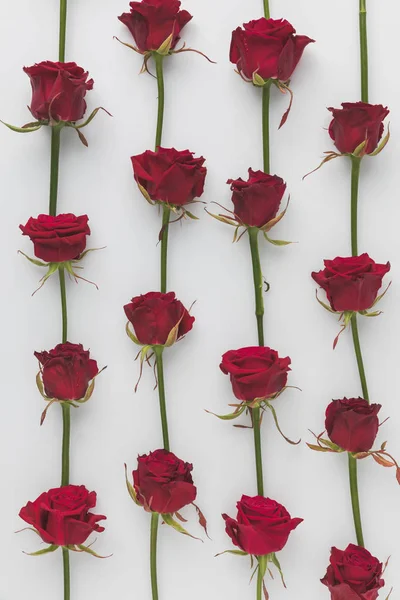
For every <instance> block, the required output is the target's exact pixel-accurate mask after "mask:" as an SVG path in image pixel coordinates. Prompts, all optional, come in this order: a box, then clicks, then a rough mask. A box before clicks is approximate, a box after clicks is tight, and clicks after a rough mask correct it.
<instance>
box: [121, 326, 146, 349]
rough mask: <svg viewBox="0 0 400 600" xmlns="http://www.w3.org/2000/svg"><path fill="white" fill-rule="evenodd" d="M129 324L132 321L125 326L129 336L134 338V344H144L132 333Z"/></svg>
mask: <svg viewBox="0 0 400 600" xmlns="http://www.w3.org/2000/svg"><path fill="white" fill-rule="evenodd" d="M129 325H130V321H128V322H127V324H126V327H125V331H126V334H127V336H128V337H129V339H131V340H132V342H133V343H134V344H137V345H138V346H142V344H141V343H140V342H139V340H138V339H137V337H136V336H135V335H134V334H133V333H132V331H131V329H130V326H129Z"/></svg>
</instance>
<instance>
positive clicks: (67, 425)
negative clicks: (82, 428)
mask: <svg viewBox="0 0 400 600" xmlns="http://www.w3.org/2000/svg"><path fill="white" fill-rule="evenodd" d="M61 408H62V415H63V438H62V456H61V485H62V486H63V485H69V444H70V437H71V407H70V406H69V405H68V404H64V403H63V404H61Z"/></svg>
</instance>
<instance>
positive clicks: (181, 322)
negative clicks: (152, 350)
mask: <svg viewBox="0 0 400 600" xmlns="http://www.w3.org/2000/svg"><path fill="white" fill-rule="evenodd" d="M124 310H125V314H126V316H127V318H128V321H130V323H132V326H133V329H134V331H135V336H136V338H137V341H138V342H139V343H140V344H142V345H143V346H164V345H165V344H167V342H168V343H174V342H175V341H177V340H179V339H180V338H182V337H183V336H184V335H186V334H187V333H188V331H190V330H191V329H192V327H193V323H194V320H195V319H194V317H192V316H190V314H189V312H188V311H187V310H186V308H185V307H184V306H183V304H182V302H180V301H179V300H177V299H176V298H175V293H174V292H168V293H167V294H162V293H161V292H148V293H147V294H144V295H143V296H136V297H135V298H132V301H131V302H130V303H129V304H126V305H125V306H124ZM171 336H172V338H173V339H171Z"/></svg>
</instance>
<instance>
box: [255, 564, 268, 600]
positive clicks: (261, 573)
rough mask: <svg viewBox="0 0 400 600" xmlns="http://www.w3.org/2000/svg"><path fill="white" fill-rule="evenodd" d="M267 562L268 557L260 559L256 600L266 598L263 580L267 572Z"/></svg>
mask: <svg viewBox="0 0 400 600" xmlns="http://www.w3.org/2000/svg"><path fill="white" fill-rule="evenodd" d="M266 560H267V557H266V556H259V557H258V571H257V598H256V600H263V598H264V594H263V580H264V576H265V570H266Z"/></svg>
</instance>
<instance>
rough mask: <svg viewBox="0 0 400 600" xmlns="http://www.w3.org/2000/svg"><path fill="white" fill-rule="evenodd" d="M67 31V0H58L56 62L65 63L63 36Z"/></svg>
mask: <svg viewBox="0 0 400 600" xmlns="http://www.w3.org/2000/svg"><path fill="white" fill-rule="evenodd" d="M66 30H67V0H60V41H59V50H58V60H59V61H60V62H65V36H66Z"/></svg>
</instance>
